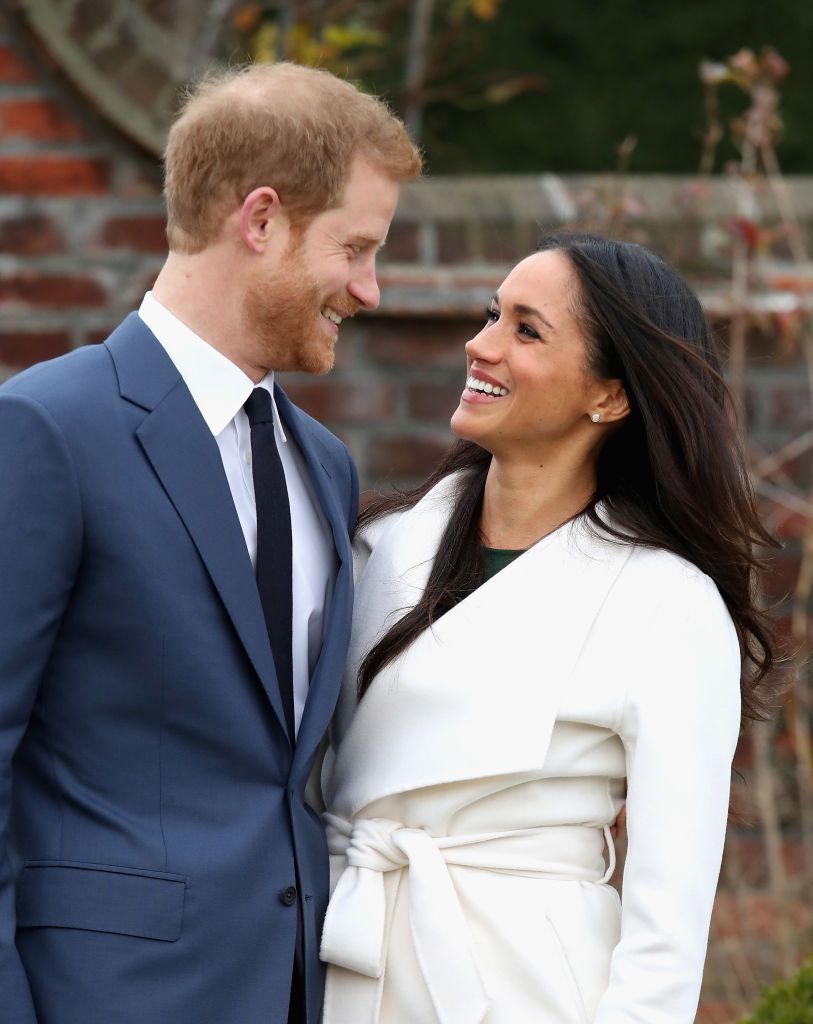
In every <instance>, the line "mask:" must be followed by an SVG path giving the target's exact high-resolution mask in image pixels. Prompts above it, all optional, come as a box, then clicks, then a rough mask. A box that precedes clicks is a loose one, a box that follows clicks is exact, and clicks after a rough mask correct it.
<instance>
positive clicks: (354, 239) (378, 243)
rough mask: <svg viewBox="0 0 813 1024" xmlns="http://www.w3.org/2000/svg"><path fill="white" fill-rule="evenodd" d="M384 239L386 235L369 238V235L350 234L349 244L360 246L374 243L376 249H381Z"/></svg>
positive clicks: (385, 239)
mask: <svg viewBox="0 0 813 1024" xmlns="http://www.w3.org/2000/svg"><path fill="white" fill-rule="evenodd" d="M386 241H387V238H386V235H385V236H384V238H370V236H369V235H352V236H351V238H350V239H349V244H350V245H360V246H362V247H367V246H370V245H374V246H375V247H376V249H383V248H384V245H385V243H386Z"/></svg>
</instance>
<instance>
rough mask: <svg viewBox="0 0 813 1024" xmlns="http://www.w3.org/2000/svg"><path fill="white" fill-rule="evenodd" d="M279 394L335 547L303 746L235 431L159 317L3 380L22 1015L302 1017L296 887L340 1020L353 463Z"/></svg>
mask: <svg viewBox="0 0 813 1024" xmlns="http://www.w3.org/2000/svg"><path fill="white" fill-rule="evenodd" d="M276 400H277V403H278V405H279V409H280V414H281V416H282V419H283V421H284V423H285V427H286V430H288V431H290V433H291V435H293V437H294V439H295V440H296V442H297V443H298V444H299V447H300V449H301V451H302V453H303V455H304V457H305V460H306V462H307V465H308V469H309V472H310V476H311V480H312V483H313V486H314V489H315V492H316V493H317V495H318V497H319V500H320V502H321V506H322V511H323V512H324V514H325V516H326V518H327V520H328V522H329V523H330V526H331V529H332V531H333V539H334V542H335V546H336V552H337V557H338V563H339V571H338V575H337V579H336V585H335V592H334V595H333V600H332V603H331V605H330V613H329V618H328V621H327V625H326V629H325V635H324V641H323V646H322V652H321V656H320V659H319V662H318V665H317V666H316V669H315V671H314V673H313V676H312V679H311V686H310V693H309V697H308V702H307V705H306V708H305V712H304V717H303V720H302V724H301V727H300V731H299V737H298V741H297V744H296V747H295V749H294V750H293V751H292V749H291V746H290V743H289V741H288V738H287V734H286V730H285V721H284V715H283V710H282V705H281V702H280V697H279V691H278V687H277V680H276V677H275V671H274V661H273V656H272V653H271V648H270V644H269V640H268V633H267V631H266V627H265V623H264V620H263V613H262V609H261V606H260V601H259V597H258V592H257V587H256V582H255V579H254V574H253V571H252V567H251V562H250V559H249V556H248V553H247V550H246V545H245V541H244V539H243V534H242V532H241V529H240V524H239V521H238V518H237V514H236V511H235V508H234V504H233V502H232V498H231V494H230V492H229V488H228V484H227V482H226V477H225V474H224V472H223V466H222V462H221V459H220V453H219V450H218V447H217V443H216V441H215V439H214V438H213V437H212V434H211V433H210V431H209V430H208V428H207V426H206V424H205V422H204V420H203V418H202V417H201V415H200V413H199V411H198V409H197V406H196V405H195V404H194V402H193V400H192V397H191V395H190V393H189V391H188V389H187V387H186V385H185V384H184V383H183V381H182V379H181V377H180V375H179V374H178V372H177V370H176V369H175V367H174V365H173V364H172V362H171V361H170V359H169V358H168V356H167V355H166V353H165V352H164V350H163V348H162V347H161V345H160V344H159V343H158V341H157V340H156V339H155V337H154V336H153V335H152V334H151V332H150V331H149V330H148V329H147V328H146V326H145V325H144V324H143V322H142V321H141V320H140V319H139V318H138V317H137V316H136V315H135V314H132V315H131V316H130V317H128V319H127V320H125V321H124V323H123V324H122V325H121V326H120V327H119V328H118V329H117V330H116V331H115V332H114V333H113V334H112V335H111V337H110V338H109V339H108V340H107V342H106V343H105V344H104V345H100V346H93V347H88V348H84V349H81V350H79V351H76V352H73V353H71V354H70V355H68V356H65V357H63V358H61V359H58V360H54V361H53V362H50V363H44V364H41V365H39V366H36V367H34V368H32V369H31V370H29V371H27V372H25V373H23V374H20V375H19V376H17V377H15V378H14V379H13V380H11V381H10V382H8V383H7V384H5V385H4V386H3V387H2V388H0V467H2V476H1V477H0V1020H1V1021H2V1024H35V1022H38V1024H145V1022H147V1021H149V1022H150V1024H260V1022H263V1024H284V1022H285V1021H286V1019H287V1018H286V1010H287V994H288V990H289V985H290V978H291V969H292V960H293V956H294V946H295V934H296V914H297V911H296V905H295V901H294V902H293V903H291V896H292V893H291V891H290V889H291V887H293V886H297V887H298V888H299V891H300V895H301V897H302V907H303V917H304V954H305V966H306V990H307V1004H308V1021H309V1024H316V1022H317V1021H318V1019H319V1015H320V1011H321V1001H322V988H323V977H322V970H321V966H320V964H319V960H318V943H319V931H320V926H321V921H322V918H323V915H324V910H325V905H326V902H327V895H328V870H327V854H326V848H325V840H324V836H323V833H322V828H321V826H320V823H319V820H318V817H317V815H316V814H315V813H314V811H313V810H312V809H311V808H310V807H308V806H307V805H306V803H305V799H304V789H305V783H306V780H307V778H308V774H309V772H310V770H311V767H312V765H313V762H314V758H315V755H316V752H317V748H318V746H319V742H320V740H321V738H322V735H323V733H324V731H325V728H326V726H327V724H328V720H329V718H330V715H331V713H332V711H333V707H334V704H335V702H336V698H337V695H338V690H339V682H340V678H341V672H342V668H343V664H344V659H345V654H346V648H347V642H348V637H349V631H350V619H351V604H352V571H351V559H350V548H349V542H348V531H350V530H351V529H352V527H353V525H354V521H355V516H356V510H357V502H358V484H357V477H356V472H355V469H354V467H353V463H352V461H351V459H350V456H349V453H348V452H347V449H346V448H345V446H344V445H343V444H342V443H341V442H340V441H339V440H338V439H337V438H335V437H334V436H333V435H332V434H330V433H329V432H328V431H327V430H326V429H325V428H324V427H322V426H321V425H320V424H318V423H317V422H315V421H314V420H312V419H311V418H310V417H308V416H306V415H305V414H304V413H303V412H302V411H301V410H299V409H297V408H296V407H295V406H293V405H292V404H291V403H290V402H289V401H288V399H287V398H286V397H285V395H284V393H283V392H282V391H281V390H279V389H277V392H276ZM294 529H296V524H294Z"/></svg>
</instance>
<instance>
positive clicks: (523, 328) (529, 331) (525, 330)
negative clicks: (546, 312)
mask: <svg viewBox="0 0 813 1024" xmlns="http://www.w3.org/2000/svg"><path fill="white" fill-rule="evenodd" d="M519 333H520V334H524V335H525V337H526V338H534V339H536V340H538V339H539V337H540V335H539V332H538V331H535V330H534V329H533V327H530V326H529V325H528V324H520V325H519Z"/></svg>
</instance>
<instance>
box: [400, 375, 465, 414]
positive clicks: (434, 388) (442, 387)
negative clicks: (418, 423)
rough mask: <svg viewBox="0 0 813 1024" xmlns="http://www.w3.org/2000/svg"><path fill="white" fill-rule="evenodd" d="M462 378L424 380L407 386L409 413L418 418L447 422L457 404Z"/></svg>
mask: <svg viewBox="0 0 813 1024" xmlns="http://www.w3.org/2000/svg"><path fill="white" fill-rule="evenodd" d="M462 391H463V380H462V378H461V379H460V380H458V379H455V380H453V381H424V382H423V383H416V384H411V385H410V387H409V415H410V416H414V417H415V418H416V419H419V420H444V421H446V422H448V420H449V418H450V417H451V415H452V413H453V412H454V411H455V409H456V408H457V406H458V403H459V401H460V395H461V392H462Z"/></svg>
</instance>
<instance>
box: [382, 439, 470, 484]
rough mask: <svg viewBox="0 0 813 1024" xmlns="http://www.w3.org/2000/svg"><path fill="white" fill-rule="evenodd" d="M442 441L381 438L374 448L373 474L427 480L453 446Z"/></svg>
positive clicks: (449, 441)
mask: <svg viewBox="0 0 813 1024" xmlns="http://www.w3.org/2000/svg"><path fill="white" fill-rule="evenodd" d="M451 442H452V439H451V437H450V436H449V435H446V436H441V437H415V436H414V435H406V436H402V437H379V438H376V439H374V440H373V441H372V442H371V444H370V466H369V468H370V472H371V474H372V475H373V476H374V477H377V478H379V479H380V478H390V477H391V478H398V477H402V478H405V477H406V478H415V477H425V476H428V475H429V473H430V472H431V471H432V470H433V469H434V468H435V466H436V465H437V464H438V462H439V461H440V459H441V456H442V455H443V454H444V453H445V452H446V450H447V449H448V448H449V445H450V444H451Z"/></svg>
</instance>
